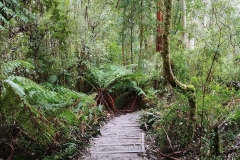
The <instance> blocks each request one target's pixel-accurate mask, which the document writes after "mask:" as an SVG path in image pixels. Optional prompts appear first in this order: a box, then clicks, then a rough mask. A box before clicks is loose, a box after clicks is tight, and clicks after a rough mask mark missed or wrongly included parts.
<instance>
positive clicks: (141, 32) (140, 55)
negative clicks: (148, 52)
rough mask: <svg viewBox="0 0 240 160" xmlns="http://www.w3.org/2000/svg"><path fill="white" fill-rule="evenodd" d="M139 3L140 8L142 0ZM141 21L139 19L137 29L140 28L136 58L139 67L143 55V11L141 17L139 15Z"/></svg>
mask: <svg viewBox="0 0 240 160" xmlns="http://www.w3.org/2000/svg"><path fill="white" fill-rule="evenodd" d="M140 5H141V9H142V8H143V0H141V2H140ZM140 19H141V21H140V24H139V30H140V33H139V40H140V42H139V47H140V52H139V59H138V67H139V68H141V65H142V57H143V51H142V49H143V13H141V17H140Z"/></svg>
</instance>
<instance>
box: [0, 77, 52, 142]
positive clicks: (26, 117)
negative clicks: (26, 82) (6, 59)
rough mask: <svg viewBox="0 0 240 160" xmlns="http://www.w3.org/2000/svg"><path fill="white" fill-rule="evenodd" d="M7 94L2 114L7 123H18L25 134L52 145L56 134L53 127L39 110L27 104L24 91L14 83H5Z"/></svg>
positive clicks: (3, 100) (4, 97)
mask: <svg viewBox="0 0 240 160" xmlns="http://www.w3.org/2000/svg"><path fill="white" fill-rule="evenodd" d="M4 85H5V87H6V92H5V94H4V96H3V97H2V100H1V103H2V107H1V113H2V114H3V115H4V117H5V118H6V121H7V122H8V123H9V124H11V123H17V125H19V126H21V127H22V129H23V130H24V131H25V134H26V135H27V136H29V137H30V138H31V139H33V140H34V141H38V142H39V143H40V144H42V145H46V144H49V143H51V141H52V139H53V137H54V135H55V133H54V129H53V126H52V125H50V124H49V122H48V120H47V119H46V118H45V117H44V116H43V115H42V113H41V112H39V111H38V110H37V109H35V108H34V107H32V106H31V105H30V104H29V103H27V102H26V101H25V100H24V99H23V97H24V96H25V94H24V91H23V90H22V88H21V87H20V86H18V85H17V84H15V83H14V82H12V81H5V83H4Z"/></svg>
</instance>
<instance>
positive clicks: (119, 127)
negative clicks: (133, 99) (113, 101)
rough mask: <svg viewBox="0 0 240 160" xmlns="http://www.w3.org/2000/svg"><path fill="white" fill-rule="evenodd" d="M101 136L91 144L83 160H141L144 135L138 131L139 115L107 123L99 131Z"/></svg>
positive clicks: (128, 115)
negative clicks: (88, 153) (87, 154)
mask: <svg viewBox="0 0 240 160" xmlns="http://www.w3.org/2000/svg"><path fill="white" fill-rule="evenodd" d="M100 132H101V134H102V136H100V137H99V138H94V139H93V141H92V142H91V148H90V155H89V156H88V157H86V158H85V160H143V159H146V158H143V156H142V155H143V154H144V153H145V146H144V138H145V134H144V132H143V131H142V130H141V129H140V125H139V113H138V112H135V113H128V114H125V115H121V116H119V117H116V118H114V119H113V120H111V121H109V123H107V124H106V125H105V126H104V127H102V128H101V129H100Z"/></svg>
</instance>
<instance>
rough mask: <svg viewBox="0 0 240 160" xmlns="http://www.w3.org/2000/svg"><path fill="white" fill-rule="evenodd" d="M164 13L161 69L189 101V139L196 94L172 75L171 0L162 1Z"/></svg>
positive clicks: (193, 122)
mask: <svg viewBox="0 0 240 160" xmlns="http://www.w3.org/2000/svg"><path fill="white" fill-rule="evenodd" d="M164 6H165V12H166V14H165V15H164V16H165V19H164V33H163V51H162V52H161V56H162V60H163V69H164V73H165V77H166V79H167V81H168V82H169V84H170V85H171V86H172V87H173V88H175V89H177V90H178V91H179V92H181V93H183V94H185V95H186V96H187V98H188V102H189V107H190V108H189V115H188V116H189V117H188V133H189V140H190V139H192V137H193V135H194V131H195V122H196V118H195V114H196V113H195V112H196V96H195V88H194V86H192V85H186V84H183V83H181V82H179V81H178V79H177V78H176V77H175V76H174V75H173V72H172V69H171V63H170V44H169V43H170V40H169V36H170V31H171V16H172V0H165V2H164Z"/></svg>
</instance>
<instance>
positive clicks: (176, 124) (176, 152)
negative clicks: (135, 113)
mask: <svg viewBox="0 0 240 160" xmlns="http://www.w3.org/2000/svg"><path fill="white" fill-rule="evenodd" d="M209 89H211V90H212V91H211V92H209V93H206V94H205V95H204V94H203V93H202V92H198V93H197V94H198V96H197V97H198V100H197V102H198V110H197V123H196V126H195V135H194V138H193V139H192V141H188V136H189V135H188V119H187V117H188V116H187V114H188V105H187V104H188V102H187V101H186V98H185V97H184V96H182V95H181V94H179V93H178V92H177V91H175V90H172V89H170V88H168V87H166V90H167V91H168V92H165V95H164V96H162V94H160V93H161V92H160V91H161V90H159V92H156V93H157V94H155V96H156V97H155V98H154V97H151V99H152V100H153V101H152V102H153V103H154V102H155V105H156V107H154V108H151V109H148V110H147V111H146V112H145V114H144V115H143V116H142V121H143V124H142V127H143V128H144V129H146V130H147V131H148V138H147V139H148V143H149V146H150V148H149V154H150V155H151V154H152V155H155V156H156V157H158V158H160V159H174V158H183V159H199V158H200V159H239V153H240V152H239V133H240V132H239V126H240V116H239V115H240V114H239V113H240V112H239V110H240V103H239V92H238V91H235V90H234V89H232V88H227V86H226V85H220V84H214V85H212V86H211V87H210V88H209ZM157 95H158V96H157ZM159 95H161V96H159ZM202 95H204V97H203V96H202ZM154 99H155V101H154ZM156 99H158V101H156ZM159 99H160V101H159ZM203 100H204V101H203Z"/></svg>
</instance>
